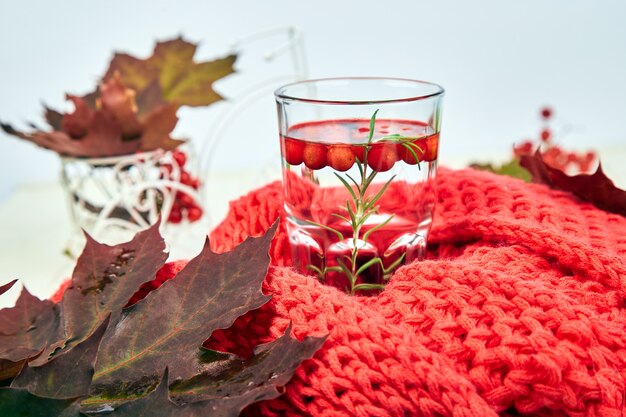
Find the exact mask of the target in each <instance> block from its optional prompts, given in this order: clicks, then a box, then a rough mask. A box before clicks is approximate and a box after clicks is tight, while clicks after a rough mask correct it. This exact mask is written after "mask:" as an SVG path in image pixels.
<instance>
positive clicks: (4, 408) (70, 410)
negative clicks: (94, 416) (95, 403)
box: [0, 388, 80, 417]
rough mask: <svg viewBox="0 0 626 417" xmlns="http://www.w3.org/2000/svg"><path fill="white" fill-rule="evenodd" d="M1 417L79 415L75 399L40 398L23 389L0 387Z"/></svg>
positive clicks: (73, 416) (61, 416)
mask: <svg viewBox="0 0 626 417" xmlns="http://www.w3.org/2000/svg"><path fill="white" fill-rule="evenodd" d="M0 416H2V417H42V416H46V417H47V416H50V417H79V416H80V413H79V409H78V404H77V403H76V400H58V399H51V398H41V397H37V396H35V395H33V394H31V393H29V392H28V391H27V390H25V389H15V388H0Z"/></svg>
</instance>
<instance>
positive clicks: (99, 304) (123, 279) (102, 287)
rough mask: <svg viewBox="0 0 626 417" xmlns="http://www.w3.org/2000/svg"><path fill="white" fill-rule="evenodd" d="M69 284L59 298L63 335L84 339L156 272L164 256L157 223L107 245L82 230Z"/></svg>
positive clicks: (71, 339)
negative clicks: (83, 239)
mask: <svg viewBox="0 0 626 417" xmlns="http://www.w3.org/2000/svg"><path fill="white" fill-rule="evenodd" d="M85 236H86V238H87V243H86V244H85V248H84V250H83V252H82V254H81V255H80V257H79V258H78V261H77V262H76V267H75V268H74V273H73V274H72V285H71V286H70V287H69V288H68V289H67V290H66V291H65V293H64V295H63V300H62V301H61V309H62V313H63V324H64V339H68V340H70V342H69V343H70V344H75V343H76V342H80V341H81V340H84V338H85V337H87V336H88V335H89V334H91V333H93V332H94V331H95V330H96V328H97V327H98V326H99V325H100V323H102V322H103V321H104V319H105V318H106V317H107V316H108V315H109V314H111V313H113V312H116V311H119V310H121V309H122V307H124V306H125V305H126V304H127V303H128V300H130V298H131V297H132V295H133V294H134V293H135V292H136V291H137V290H138V289H139V287H140V286H141V285H142V284H143V283H144V282H147V281H151V280H153V279H154V277H155V276H156V273H157V271H158V270H159V269H160V268H161V266H163V264H164V263H165V260H166V259H167V253H166V252H165V242H164V241H163V238H162V237H161V235H160V234H159V223H157V224H155V225H153V226H151V227H150V228H148V229H146V230H144V231H142V232H139V233H138V234H137V235H135V237H134V238H133V239H132V240H131V241H130V242H127V243H124V244H121V245H116V246H109V245H105V244H102V243H98V242H96V241H95V240H94V239H93V238H91V236H89V235H87V234H85Z"/></svg>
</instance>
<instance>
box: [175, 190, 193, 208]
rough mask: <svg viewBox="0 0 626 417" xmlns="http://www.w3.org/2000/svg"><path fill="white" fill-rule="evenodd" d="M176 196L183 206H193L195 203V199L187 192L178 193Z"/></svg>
mask: <svg viewBox="0 0 626 417" xmlns="http://www.w3.org/2000/svg"><path fill="white" fill-rule="evenodd" d="M177 197H178V200H179V201H180V204H181V205H182V206H183V207H193V206H195V205H196V200H195V199H194V198H193V197H192V196H190V195H189V194H186V193H179V194H178V195H177Z"/></svg>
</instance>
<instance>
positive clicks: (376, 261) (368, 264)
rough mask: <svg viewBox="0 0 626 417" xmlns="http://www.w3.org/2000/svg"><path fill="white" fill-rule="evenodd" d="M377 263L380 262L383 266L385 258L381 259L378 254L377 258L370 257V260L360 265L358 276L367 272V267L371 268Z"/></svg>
mask: <svg viewBox="0 0 626 417" xmlns="http://www.w3.org/2000/svg"><path fill="white" fill-rule="evenodd" d="M375 264H380V266H381V268H382V267H383V260H382V259H380V258H379V257H378V256H377V257H375V258H372V259H370V260H369V261H367V262H365V263H364V264H363V265H361V266H360V267H359V269H358V270H357V271H356V276H357V277H358V276H359V275H361V274H362V273H363V272H365V271H366V270H367V268H369V267H370V266H372V265H375Z"/></svg>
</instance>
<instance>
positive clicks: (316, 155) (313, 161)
mask: <svg viewBox="0 0 626 417" xmlns="http://www.w3.org/2000/svg"><path fill="white" fill-rule="evenodd" d="M302 159H303V161H304V164H305V165H306V166H307V167H308V168H310V169H322V168H324V167H325V166H326V147H325V146H324V145H320V144H319V143H307V144H306V145H305V146H304V151H303V152H302Z"/></svg>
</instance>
